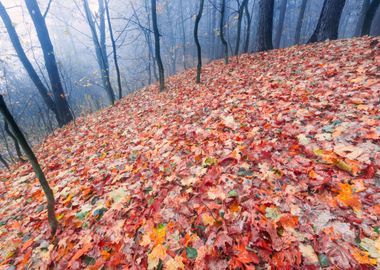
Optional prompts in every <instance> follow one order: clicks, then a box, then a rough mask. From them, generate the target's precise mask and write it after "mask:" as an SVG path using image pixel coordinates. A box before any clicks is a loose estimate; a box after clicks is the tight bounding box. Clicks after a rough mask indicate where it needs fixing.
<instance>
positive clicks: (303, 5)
mask: <svg viewBox="0 0 380 270" xmlns="http://www.w3.org/2000/svg"><path fill="white" fill-rule="evenodd" d="M306 4H307V0H302V3H301V9H300V13H299V15H298V19H297V26H296V32H295V37H294V44H299V43H300V37H301V29H302V23H303V20H304V17H305V10H306Z"/></svg>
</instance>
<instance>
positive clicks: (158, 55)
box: [151, 0, 165, 92]
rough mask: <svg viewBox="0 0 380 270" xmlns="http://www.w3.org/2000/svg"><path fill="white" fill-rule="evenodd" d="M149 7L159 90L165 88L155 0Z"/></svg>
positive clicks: (152, 0)
mask: <svg viewBox="0 0 380 270" xmlns="http://www.w3.org/2000/svg"><path fill="white" fill-rule="evenodd" d="M151 9H152V23H153V33H154V40H155V43H154V44H155V46H154V47H155V52H156V61H157V66H158V75H159V78H160V92H162V91H164V90H165V74H164V65H163V64H162V59H161V48H160V32H159V30H158V23H157V1H156V0H151Z"/></svg>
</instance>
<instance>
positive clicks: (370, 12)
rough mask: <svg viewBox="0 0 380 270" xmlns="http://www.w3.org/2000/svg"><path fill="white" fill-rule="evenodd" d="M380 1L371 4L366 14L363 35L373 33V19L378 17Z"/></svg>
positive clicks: (373, 1) (374, 0)
mask: <svg viewBox="0 0 380 270" xmlns="http://www.w3.org/2000/svg"><path fill="white" fill-rule="evenodd" d="M379 4H380V0H372V2H371V4H370V5H369V7H368V9H367V12H366V14H365V18H364V23H363V29H362V35H363V36H365V35H369V34H370V31H371V25H372V21H373V18H374V17H375V15H376V11H377V9H378V8H379Z"/></svg>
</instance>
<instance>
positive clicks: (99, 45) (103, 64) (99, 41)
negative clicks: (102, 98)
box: [83, 0, 115, 105]
mask: <svg viewBox="0 0 380 270" xmlns="http://www.w3.org/2000/svg"><path fill="white" fill-rule="evenodd" d="M99 1H100V0H99ZM83 6H84V10H85V14H86V18H87V23H88V25H89V27H90V30H91V36H92V42H93V43H94V47H95V54H96V60H97V62H98V65H99V69H100V74H101V79H102V83H103V87H104V89H105V91H106V93H107V95H108V98H109V100H110V102H111V104H112V105H113V104H115V94H114V92H113V89H112V86H111V81H110V76H109V68H108V59H107V54H104V53H106V49H105V41H104V40H105V31H103V30H102V28H101V27H99V30H100V31H99V32H100V38H98V34H97V32H96V28H95V22H94V20H93V19H92V14H91V10H90V7H89V5H88V1H87V0H83ZM99 9H101V8H100V7H99ZM100 11H101V10H100ZM103 19H104V17H103ZM102 32H104V33H103V34H102Z"/></svg>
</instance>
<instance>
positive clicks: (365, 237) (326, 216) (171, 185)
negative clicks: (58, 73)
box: [0, 37, 380, 270]
mask: <svg viewBox="0 0 380 270" xmlns="http://www.w3.org/2000/svg"><path fill="white" fill-rule="evenodd" d="M379 67H380V47H379V38H369V37H363V38H355V39H349V40H338V41H333V42H324V43H318V44H312V45H308V46H295V47H291V48H287V49H281V50H274V51H271V52H264V53H259V54H252V55H243V56H240V57H239V58H234V59H233V60H232V61H231V63H230V64H229V65H223V64H222V62H221V61H219V60H218V61H215V62H212V63H210V64H208V65H206V66H204V68H203V76H202V78H203V82H202V84H199V85H197V84H195V83H194V78H195V71H194V70H193V69H192V70H188V71H186V72H183V73H180V74H178V75H176V76H173V77H171V78H169V79H168V81H167V90H166V92H164V93H158V89H157V86H156V85H153V86H150V87H147V88H145V89H142V90H140V91H137V92H136V93H133V94H131V95H128V96H127V97H126V98H124V99H123V100H122V101H121V102H118V103H117V104H116V106H114V107H112V108H107V109H104V110H102V111H100V112H97V113H94V114H92V115H88V116H85V117H81V118H79V119H77V120H76V121H75V123H71V124H70V125H68V126H67V127H65V128H63V129H60V130H57V131H55V132H54V134H52V135H51V136H49V137H48V138H47V139H46V140H45V142H44V143H43V144H41V145H39V146H37V147H36V148H35V150H36V153H37V156H38V158H39V160H40V162H41V164H42V167H43V168H44V171H45V173H46V174H47V178H48V180H49V183H50V185H51V186H52V188H53V190H54V193H55V197H56V201H57V205H56V211H57V219H58V220H59V222H60V225H61V228H60V230H59V232H58V234H57V235H56V237H55V238H54V239H49V238H48V235H49V226H48V222H47V213H46V208H45V203H46V202H45V198H44V195H43V193H42V191H41V189H40V187H39V185H38V181H37V180H36V179H35V176H34V174H33V171H32V168H31V166H30V165H29V164H18V165H16V166H14V167H13V171H12V172H6V171H2V172H0V180H1V181H0V250H1V251H0V269H24V268H30V269H48V268H54V269H84V268H85V269H101V268H102V267H104V268H105V269H172V270H175V269H268V268H269V267H270V268H271V269H320V268H325V269H376V268H378V267H379V265H380V238H379V216H380V200H379V199H380V193H379V188H380V179H379V177H380V173H379V168H380V146H379V140H380V114H379V106H380V104H379V102H380V98H379V96H380V80H379V79H380V68H379Z"/></svg>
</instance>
